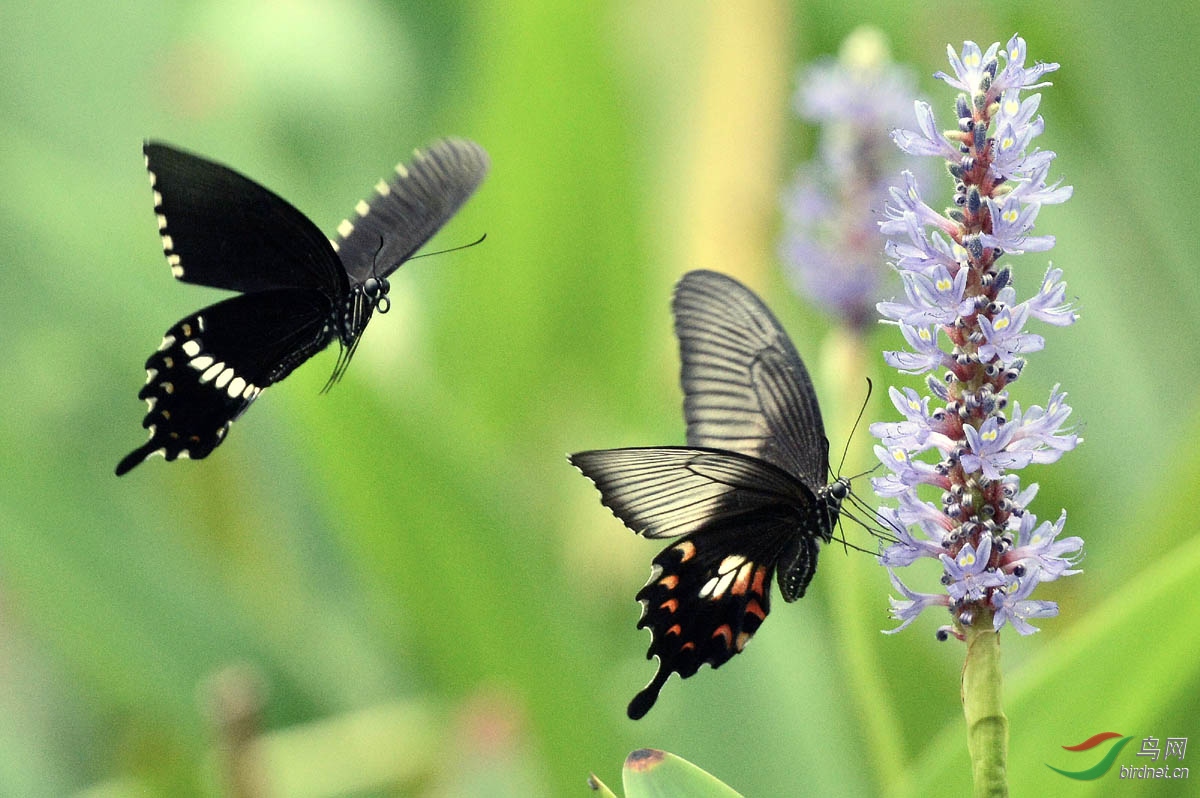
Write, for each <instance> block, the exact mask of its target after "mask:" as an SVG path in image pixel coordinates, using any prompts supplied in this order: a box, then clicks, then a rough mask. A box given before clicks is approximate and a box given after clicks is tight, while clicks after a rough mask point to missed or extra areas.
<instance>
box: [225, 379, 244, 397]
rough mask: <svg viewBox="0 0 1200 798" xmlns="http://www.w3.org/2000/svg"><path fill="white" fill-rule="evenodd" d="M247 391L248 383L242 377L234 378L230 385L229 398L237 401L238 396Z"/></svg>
mask: <svg viewBox="0 0 1200 798" xmlns="http://www.w3.org/2000/svg"><path fill="white" fill-rule="evenodd" d="M245 389H246V381H245V380H243V379H242V378H241V377H234V378H233V380H231V381H230V383H229V389H228V393H229V398H230V399H237V398H238V396H239V395H240V394H241V393H242V391H244V390H245Z"/></svg>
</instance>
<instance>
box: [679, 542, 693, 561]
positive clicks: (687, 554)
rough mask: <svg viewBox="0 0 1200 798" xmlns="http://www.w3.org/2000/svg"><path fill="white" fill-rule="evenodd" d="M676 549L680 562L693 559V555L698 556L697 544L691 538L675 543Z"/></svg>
mask: <svg viewBox="0 0 1200 798" xmlns="http://www.w3.org/2000/svg"><path fill="white" fill-rule="evenodd" d="M675 549H676V551H678V552H679V561H680V562H687V561H688V560H690V559H692V557H694V556H696V546H695V544H694V543H692V542H691V541H690V540H685V541H683V542H682V543H677V544H676V545H675Z"/></svg>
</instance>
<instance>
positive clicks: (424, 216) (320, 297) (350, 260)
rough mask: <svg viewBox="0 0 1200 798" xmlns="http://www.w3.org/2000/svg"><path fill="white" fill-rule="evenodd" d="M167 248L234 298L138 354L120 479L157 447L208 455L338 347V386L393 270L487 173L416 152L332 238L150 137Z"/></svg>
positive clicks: (178, 271)
mask: <svg viewBox="0 0 1200 798" xmlns="http://www.w3.org/2000/svg"><path fill="white" fill-rule="evenodd" d="M143 152H144V153H145V156H146V169H147V171H149V173H150V184H151V187H152V188H153V189H154V213H155V215H156V217H157V219H158V230H159V233H160V234H161V236H162V246H163V252H164V253H165V254H166V258H167V264H168V265H169V266H170V267H171V273H172V274H173V275H174V276H175V277H176V279H179V280H182V281H184V282H187V283H196V284H199V285H207V286H211V287H213V288H224V289H228V290H231V291H238V292H240V293H239V295H238V296H234V297H230V298H229V299H225V300H223V301H221V302H217V303H216V304H214V305H210V306H208V307H206V308H204V309H202V310H199V311H197V312H195V313H192V314H191V315H189V316H187V317H185V318H183V319H182V320H180V321H179V322H178V323H177V324H175V326H173V327H171V328H170V329H169V330H167V333H166V335H165V336H164V337H163V340H162V343H161V344H160V345H159V347H158V349H157V350H156V351H155V352H154V353H153V354H152V355H150V358H149V359H148V360H147V361H146V373H147V378H146V384H145V386H144V387H143V388H142V389H141V391H140V392H139V393H138V397H139V398H141V399H145V400H146V404H147V405H148V410H147V412H146V416H145V418H144V419H143V421H142V426H143V427H145V428H147V429H149V430H150V437H149V440H147V441H146V443H144V444H143V445H142V446H139V447H138V448H137V449H134V450H133V451H132V452H130V453H129V454H128V455H127V456H126V457H125V458H124V459H123V460H121V462H120V463H119V464H118V465H117V469H116V471H117V476H120V475H122V474H125V473H127V472H128V471H129V470H130V469H132V468H134V467H135V466H137V465H138V464H139V463H141V462H142V461H143V460H145V459H146V458H147V457H149V456H151V455H153V454H161V455H163V456H164V457H165V458H166V459H167V460H174V459H176V458H177V457H189V458H192V459H200V458H202V457H207V456H208V455H209V454H211V453H212V451H213V449H215V448H216V447H217V446H218V445H219V444H220V443H221V441H222V440H224V438H225V435H226V433H228V432H229V427H230V425H231V424H232V423H233V421H234V420H235V419H237V418H238V417H239V416H241V414H242V413H244V412H246V409H247V408H248V407H249V406H250V405H251V404H252V403H253V402H254V400H255V399H257V398H258V396H259V394H260V393H262V391H263V389H264V388H266V387H267V386H269V385H272V384H274V383H276V382H279V381H280V380H282V379H283V378H284V377H286V376H287V375H288V374H290V373H291V372H292V370H293V369H295V368H296V367H297V366H299V365H300V364H301V363H303V362H304V361H306V360H308V359H309V358H310V357H312V356H313V355H315V354H316V353H317V352H320V351H321V350H322V349H324V348H325V347H326V346H328V345H329V344H330V343H331V342H333V341H335V340H336V341H337V342H338V346H339V353H338V359H337V362H336V364H335V366H334V370H333V374H332V375H331V376H330V378H329V381H328V382H327V383H326V385H325V390H328V389H329V388H330V387H331V386H332V385H333V384H334V383H335V382H337V381H338V380H339V379H340V378H341V376H342V374H343V373H345V370H346V367H347V366H348V365H349V363H350V359H351V357H353V355H354V351H355V348H356V347H357V346H358V342H359V339H360V336H361V335H362V333H363V330H365V329H366V326H367V322H368V321H370V318H371V314H372V313H373V312H374V311H375V310H378V311H379V312H380V313H386V312H387V310H388V308H389V306H390V301H389V299H388V290H389V285H388V280H387V277H388V275H389V274H391V273H392V272H394V271H395V270H396V269H397V268H399V267H400V266H401V265H402V264H403V263H404V262H405V261H407V260H408V259H409V258H411V257H412V256H413V255H414V254H415V253H416V251H417V250H418V249H420V248H421V246H422V245H423V244H425V242H426V241H428V240H429V238H430V237H431V236H432V235H433V234H434V233H436V232H437V231H438V229H439V228H441V227H442V225H444V224H445V223H446V222H447V221H449V220H450V218H451V217H452V216H453V215H454V214H455V213H456V212H457V211H458V209H459V208H460V207H461V206H462V204H463V203H464V202H466V200H467V198H468V197H470V196H471V194H472V193H473V192H474V191H475V189H476V188H478V186H479V184H480V183H481V182H482V181H483V178H484V175H486V174H487V170H488V165H489V162H488V157H487V153H485V152H484V150H483V148H481V147H480V146H479V145H478V144H475V143H474V142H471V141H466V140H463V139H444V140H442V141H438V142H436V143H435V144H433V145H432V146H430V147H429V148H428V149H426V150H424V151H417V153H416V155H415V157H414V159H413V160H412V161H411V162H410V163H408V164H407V165H405V164H401V165H399V166H397V167H396V171H395V174H394V175H393V176H392V177H391V179H389V180H386V181H383V180H381V181H380V182H379V183H378V184H377V185H376V186H375V194H374V196H372V197H371V198H370V199H369V200H363V201H360V202H359V203H358V205H357V206H356V207H355V216H354V217H353V218H351V219H347V220H345V221H343V222H342V223H341V224H340V225H338V228H337V237H336V238H335V239H333V240H330V239H328V238H326V237H325V236H324V234H322V233H321V231H320V230H319V229H317V226H316V225H315V224H313V223H312V222H311V221H309V220H308V218H307V217H305V216H304V214H302V213H300V211H298V210H296V209H295V208H294V207H292V205H291V204H289V203H288V202H287V201H286V200H284V199H282V198H280V197H279V196H277V195H276V194H274V193H272V192H271V191H269V190H268V189H266V188H264V187H263V186H260V185H259V184H258V183H255V182H254V181H253V180H250V179H249V178H247V177H244V176H243V175H241V174H238V173H237V172H235V171H233V170H232V169H229V168H228V167H226V166H222V165H221V164H219V163H216V162H214V161H210V160H208V159H206V158H202V157H200V156H198V155H193V154H191V153H188V152H184V151H183V150H179V149H176V148H174V147H171V146H169V145H166V144H162V143H157V142H146V144H145V146H144V147H143Z"/></svg>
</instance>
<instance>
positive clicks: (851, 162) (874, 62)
mask: <svg viewBox="0 0 1200 798" xmlns="http://www.w3.org/2000/svg"><path fill="white" fill-rule="evenodd" d="M915 91H916V78H915V75H914V74H913V73H912V72H911V70H908V69H906V68H904V67H901V66H898V65H896V64H893V63H892V62H891V60H890V57H889V55H888V52H887V43H886V41H885V40H884V37H883V35H882V34H881V33H879V32H878V31H874V30H871V29H867V28H862V29H859V30H857V31H855V32H854V33H852V34H851V35H850V36H849V37H848V38H847V39H846V41H845V43H844V44H843V46H842V49H841V53H840V54H839V56H838V58H837V59H836V60H835V59H831V58H830V59H823V60H820V61H817V62H815V63H813V64H811V65H810V66H808V67H807V68H806V69H805V70H804V71H803V72H802V74H801V77H800V85H799V88H798V90H797V92H796V97H795V107H796V112H797V114H798V115H799V116H800V117H801V118H802V119H804V120H805V121H807V122H811V123H813V124H814V125H817V126H818V129H819V139H818V142H817V146H816V152H815V154H814V156H813V159H812V160H811V161H809V162H808V163H806V164H804V165H803V166H801V167H800V168H799V169H798V170H797V174H796V179H795V182H794V183H793V185H792V186H791V187H790V188H789V189H788V190H787V191H786V192H785V193H784V196H783V208H784V234H783V239H782V241H781V242H780V246H779V253H780V257H781V259H782V260H783V262H784V263H785V265H786V271H787V276H788V277H789V278H790V280H791V282H792V284H793V285H794V286H795V288H796V290H797V291H798V292H799V293H801V294H804V295H805V296H807V297H808V298H809V299H811V300H813V301H814V302H815V303H816V304H818V305H821V306H823V307H824V308H825V309H826V310H828V311H829V312H831V313H833V314H834V315H836V316H837V317H838V318H839V320H841V321H842V322H843V323H844V324H846V325H847V326H849V327H850V328H852V329H854V330H856V331H859V332H862V331H865V330H866V329H867V328H869V327H870V326H871V325H872V324H873V322H874V320H875V312H874V309H875V303H876V302H878V301H879V299H880V298H881V296H882V294H883V291H884V289H883V283H884V281H885V280H887V278H888V273H887V270H886V269H884V268H882V264H881V263H880V261H879V253H880V251H881V250H882V249H883V247H884V244H885V243H886V240H885V238H884V235H885V234H884V233H883V232H882V231H880V230H879V227H878V225H877V224H876V221H877V220H878V219H879V217H880V216H881V215H882V214H883V212H884V207H885V206H886V204H887V197H888V194H887V192H888V186H889V183H890V181H891V176H892V175H894V174H895V173H896V172H897V171H899V168H900V163H901V161H902V159H903V155H902V154H901V153H900V152H898V151H897V150H896V148H895V147H894V146H892V142H891V140H890V139H889V131H891V130H893V129H894V128H896V127H897V126H898V125H900V124H901V123H902V122H904V121H905V120H906V119H907V118H908V115H909V114H910V113H912V107H913V106H912V99H911V98H912V97H913V94H914V93H915ZM918 121H919V123H920V124H921V125H922V126H924V125H925V124H932V121H933V116H932V111H930V112H929V113H928V115H927V116H926V118H924V119H921V120H918ZM912 135H913V136H914V137H915V138H914V141H913V144H912V146H913V147H914V148H917V149H920V148H921V147H932V148H933V149H934V151H935V152H938V153H941V154H943V155H952V154H953V151H954V150H953V147H952V146H951V145H949V144H948V143H947V142H946V141H945V140H944V139H941V138H940V135H939V134H938V133H937V131H936V130H933V129H925V128H924V127H922V132H921V133H916V134H912ZM928 212H929V213H933V211H932V210H928ZM898 223H899V224H904V222H903V219H900V220H899V222H898ZM912 256H913V257H923V256H922V255H921V253H919V252H915V251H914V252H913V253H912Z"/></svg>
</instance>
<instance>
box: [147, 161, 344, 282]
mask: <svg viewBox="0 0 1200 798" xmlns="http://www.w3.org/2000/svg"><path fill="white" fill-rule="evenodd" d="M143 152H144V153H145V156H146V169H147V171H148V172H149V173H150V184H151V186H152V187H153V189H154V213H155V215H156V216H157V218H158V228H159V233H160V235H161V236H162V243H163V252H164V253H165V254H166V257H167V263H168V264H169V265H170V266H171V272H172V273H173V274H174V275H175V277H176V278H178V279H180V280H183V281H184V282H189V283H196V284H198V285H207V286H211V287H213V288H226V289H229V290H231V291H243V292H245V291H263V290H269V289H273V288H311V289H313V290H318V291H321V292H322V293H324V294H326V295H327V296H337V297H340V296H342V295H344V294H345V293H346V292H348V291H349V283H348V281H347V278H346V272H345V270H344V269H343V268H342V266H341V263H340V261H339V260H338V257H337V254H336V253H335V252H334V251H333V247H332V246H331V245H330V243H329V239H328V238H326V237H325V235H324V234H322V233H321V231H320V230H319V229H317V226H316V225H315V224H313V223H312V222H311V221H310V220H309V219H308V217H306V216H305V215H304V214H302V213H301V212H300V211H298V210H296V208H294V207H293V206H292V205H291V204H290V203H289V202H287V200H284V199H283V198H281V197H279V196H278V195H277V194H275V193H274V192H272V191H270V190H269V189H267V188H265V187H263V186H260V185H259V184H258V183H256V182H254V181H253V180H250V179H249V178H247V177H245V176H243V175H241V174H239V173H238V172H235V171H234V170H232V169H230V168H228V167H226V166H223V165H221V164H219V163H216V162H215V161H210V160H208V159H206V158H201V157H200V156H198V155H193V154H191V153H188V152H185V151H183V150H180V149H176V148H175V147H171V146H169V145H166V144H161V143H157V142H147V143H146V144H145V146H144V147H143Z"/></svg>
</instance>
